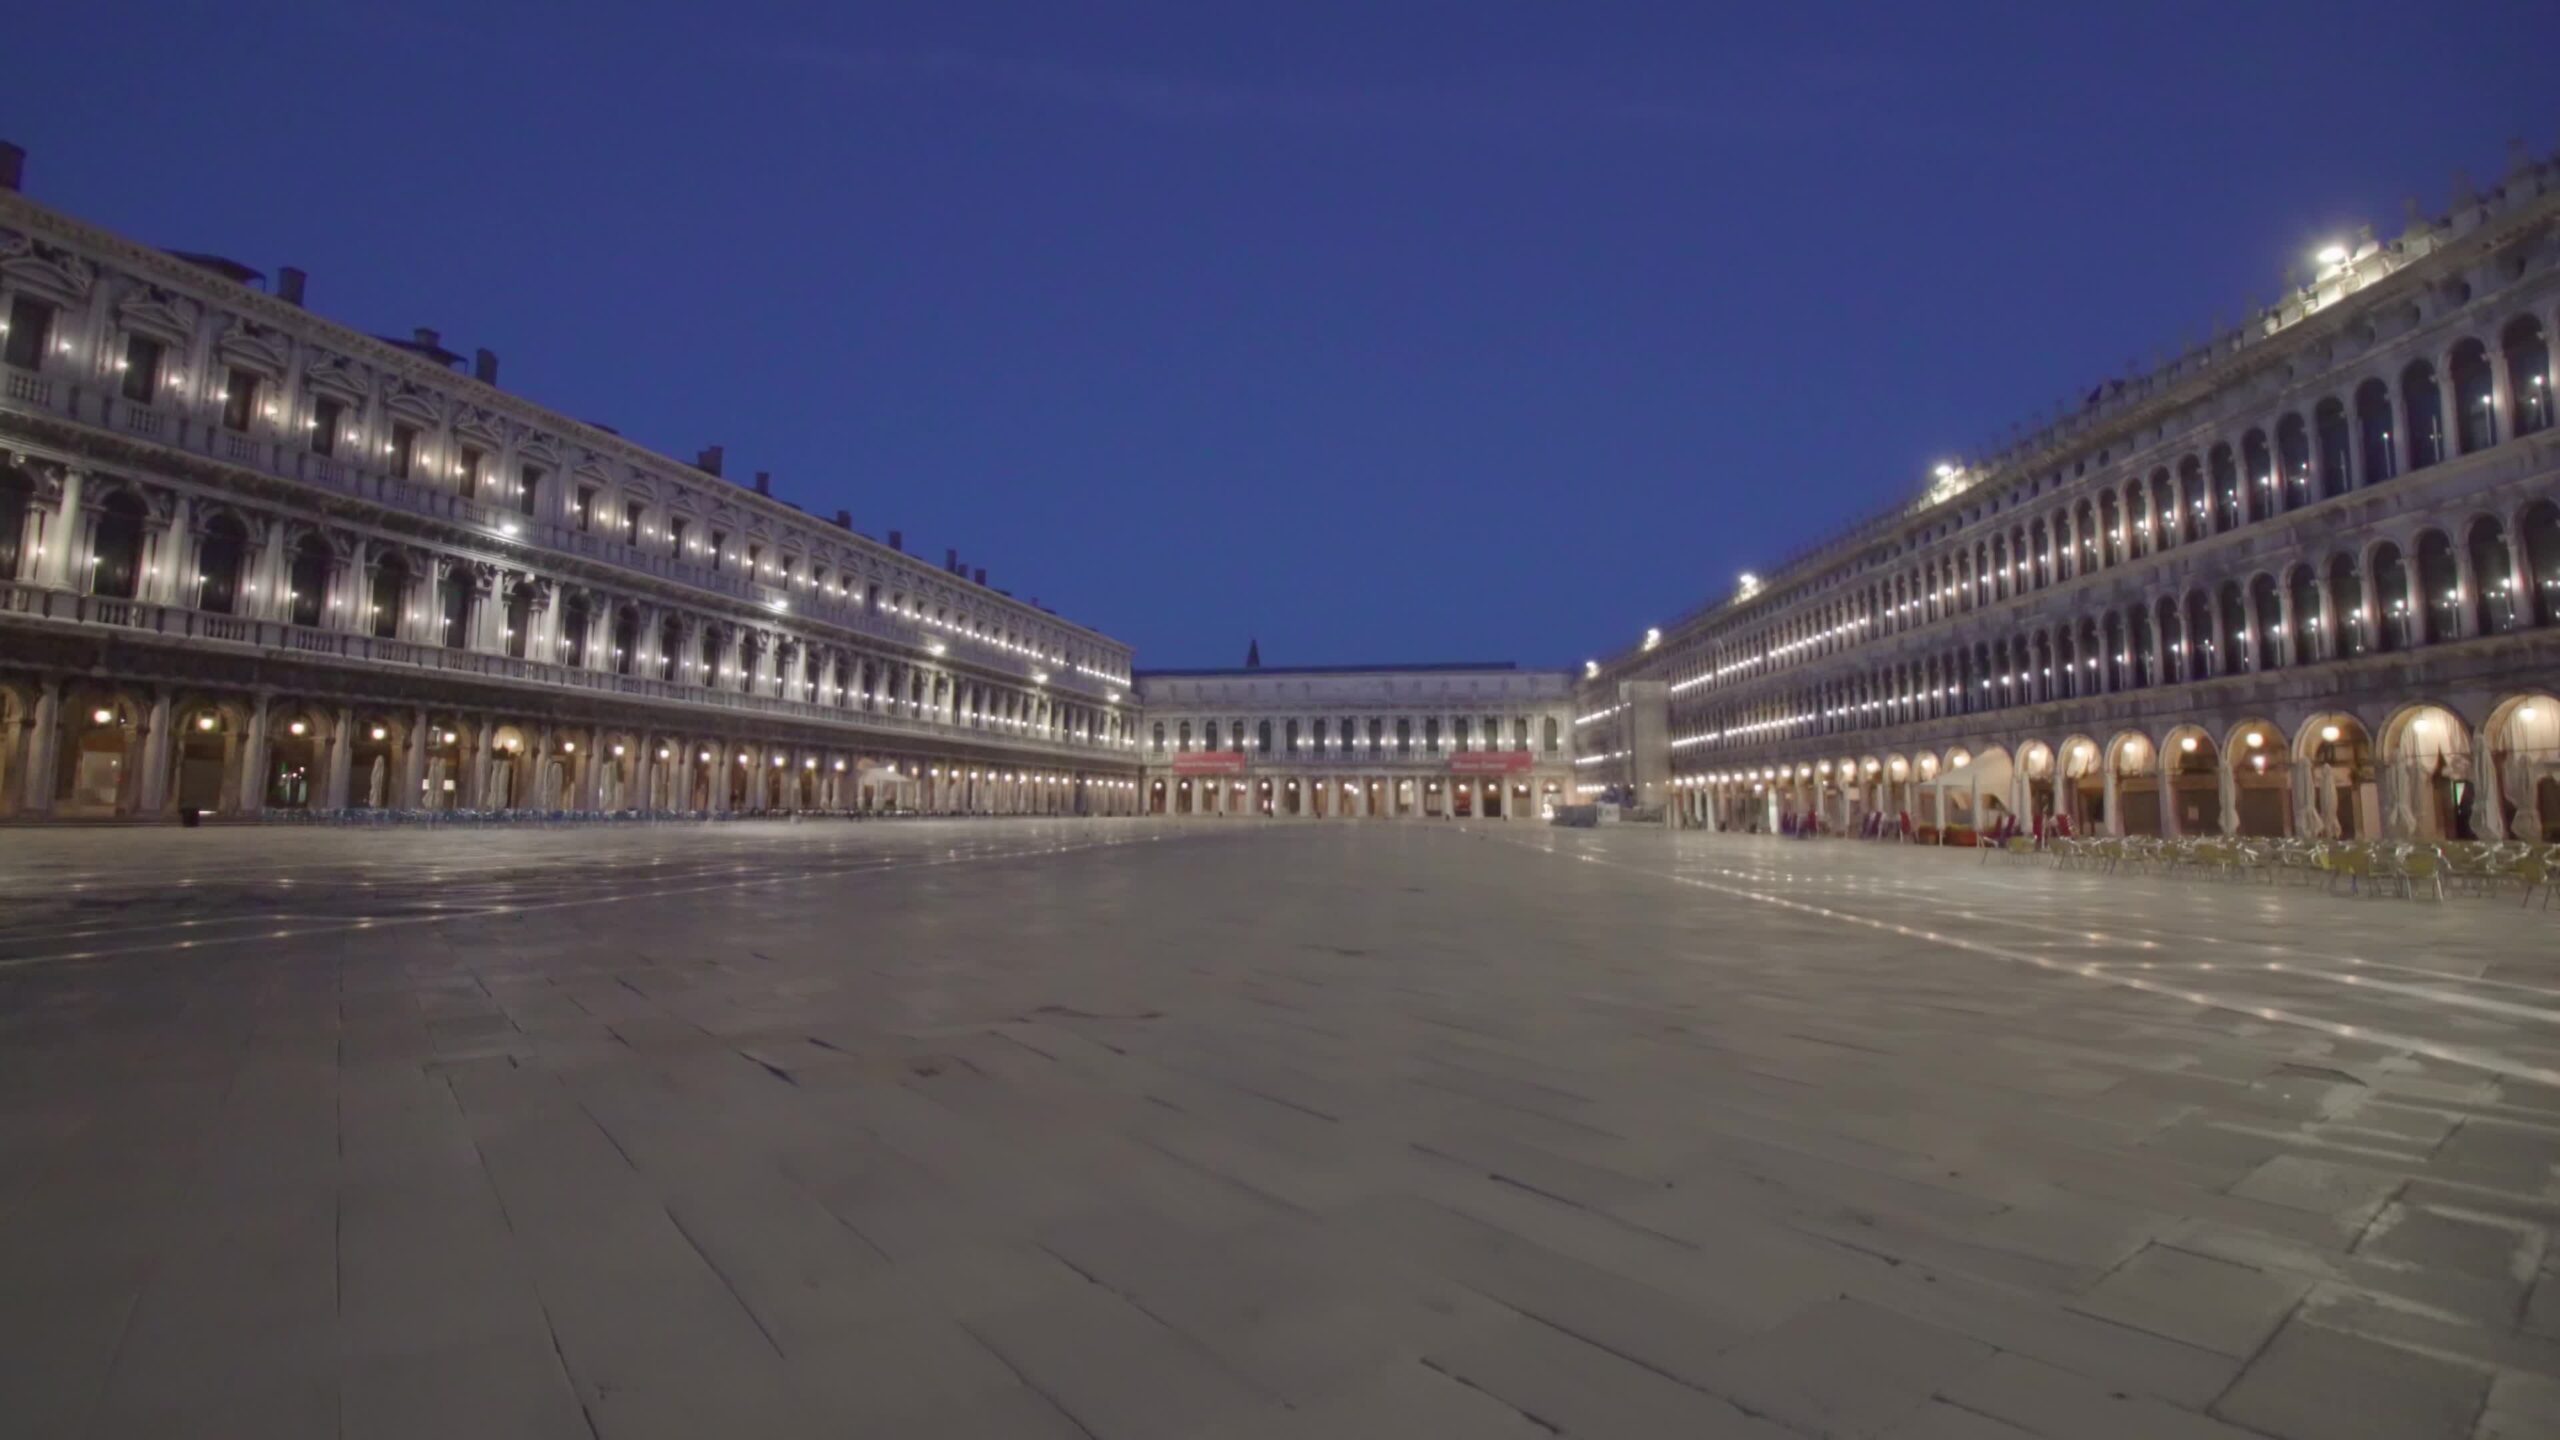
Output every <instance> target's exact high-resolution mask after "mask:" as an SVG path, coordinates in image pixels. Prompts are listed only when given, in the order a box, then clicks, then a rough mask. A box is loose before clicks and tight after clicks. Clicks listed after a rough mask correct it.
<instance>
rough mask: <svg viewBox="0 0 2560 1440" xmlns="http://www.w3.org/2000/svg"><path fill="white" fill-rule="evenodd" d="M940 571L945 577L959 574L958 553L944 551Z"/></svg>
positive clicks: (955, 551) (948, 550)
mask: <svg viewBox="0 0 2560 1440" xmlns="http://www.w3.org/2000/svg"><path fill="white" fill-rule="evenodd" d="M942 570H943V573H944V574H946V575H957V574H959V573H960V552H959V551H957V550H952V549H946V550H944V551H943V552H942Z"/></svg>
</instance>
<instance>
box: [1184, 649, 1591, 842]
mask: <svg viewBox="0 0 2560 1440" xmlns="http://www.w3.org/2000/svg"><path fill="white" fill-rule="evenodd" d="M1256 658H1257V660H1258V658H1259V656H1258V653H1257V656H1256ZM1138 698H1139V699H1140V701H1142V702H1143V703H1144V705H1145V720H1144V722H1143V723H1144V730H1143V731H1142V734H1141V750H1142V753H1143V757H1144V759H1145V761H1146V780H1145V806H1146V811H1147V813H1149V814H1155V815H1204V816H1236V817H1265V818H1272V817H1278V818H1287V817H1301V818H1307V819H1352V820H1357V819H1391V818H1392V819H1408V820H1414V819H1482V820H1520V821H1527V820H1534V819H1536V818H1538V817H1539V816H1540V815H1541V814H1543V813H1545V812H1546V811H1547V810H1548V809H1549V808H1550V807H1552V806H1554V805H1555V804H1556V803H1558V802H1559V801H1560V800H1562V799H1563V798H1564V796H1565V794H1566V791H1567V790H1568V788H1569V787H1570V786H1571V784H1572V765H1571V758H1572V757H1571V753H1570V752H1569V750H1568V749H1567V748H1566V747H1567V744H1568V736H1569V735H1570V734H1571V725H1572V718H1573V677H1572V676H1571V675H1570V674H1568V673H1567V672H1564V671H1560V670H1522V669H1520V668H1519V667H1518V666H1516V665H1513V664H1510V663H1508V662H1504V663H1497V664H1473V665H1469V664H1443V665H1356V666H1355V665H1345V666H1297V667H1291V666H1275V667H1271V668H1267V669H1266V668H1264V667H1262V666H1261V665H1259V664H1254V665H1250V666H1248V667H1246V668H1244V669H1239V670H1141V671H1139V672H1138Z"/></svg>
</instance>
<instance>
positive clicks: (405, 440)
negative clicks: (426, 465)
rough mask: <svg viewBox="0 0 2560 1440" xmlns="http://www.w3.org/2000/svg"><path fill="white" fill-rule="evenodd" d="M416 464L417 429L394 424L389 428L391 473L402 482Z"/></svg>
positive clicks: (411, 426) (413, 426)
mask: <svg viewBox="0 0 2560 1440" xmlns="http://www.w3.org/2000/svg"><path fill="white" fill-rule="evenodd" d="M417 463H418V427H417V426H415V425H407V424H395V425H393V426H392V427H391V473H392V474H394V475H396V476H398V477H400V478H401V479H403V480H406V479H408V478H409V471H410V469H411V468H412V467H414V466H415V465H416V464H417Z"/></svg>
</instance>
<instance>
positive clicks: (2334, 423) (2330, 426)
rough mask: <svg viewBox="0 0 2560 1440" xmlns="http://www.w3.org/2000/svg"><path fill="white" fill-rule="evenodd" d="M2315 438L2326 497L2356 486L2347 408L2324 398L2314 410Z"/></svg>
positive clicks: (2322, 493)
mask: <svg viewBox="0 0 2560 1440" xmlns="http://www.w3.org/2000/svg"><path fill="white" fill-rule="evenodd" d="M2311 428H2312V436H2313V439H2314V440H2315V441H2316V442H2317V443H2318V446H2319V451H2320V494H2321V496H2322V498H2324V499H2325V498H2327V497H2330V496H2334V495H2344V494H2346V493H2347V491H2349V490H2351V489H2353V488H2354V487H2355V468H2354V464H2353V461H2352V458H2351V457H2352V451H2351V450H2350V449H2349V446H2348V439H2347V407H2346V406H2344V405H2341V404H2339V403H2338V402H2337V401H2335V400H2323V401H2321V402H2320V404H2319V407H2318V408H2317V409H2315V410H2313V411H2312V412H2311Z"/></svg>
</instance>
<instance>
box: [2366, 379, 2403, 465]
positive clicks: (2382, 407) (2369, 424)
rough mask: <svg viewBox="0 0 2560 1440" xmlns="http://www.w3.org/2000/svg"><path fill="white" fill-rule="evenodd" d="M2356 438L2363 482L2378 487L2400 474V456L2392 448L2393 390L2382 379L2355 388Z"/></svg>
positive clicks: (2368, 381) (2369, 381)
mask: <svg viewBox="0 0 2560 1440" xmlns="http://www.w3.org/2000/svg"><path fill="white" fill-rule="evenodd" d="M2356 437H2357V449H2358V450H2359V452H2360V453H2361V456H2362V458H2363V461H2364V483H2366V484H2367V485H2374V484H2379V483H2380V482H2382V481H2385V480H2388V479H2390V478H2391V477H2392V476H2394V475H2397V474H2399V473H2400V457H2399V456H2398V455H2397V454H2395V453H2393V450H2392V447H2391V387H2390V386H2388V385H2385V384H2383V383H2382V382H2381V381H2379V380H2367V381H2366V382H2364V383H2363V384H2362V385H2359V386H2357V387H2356Z"/></svg>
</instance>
